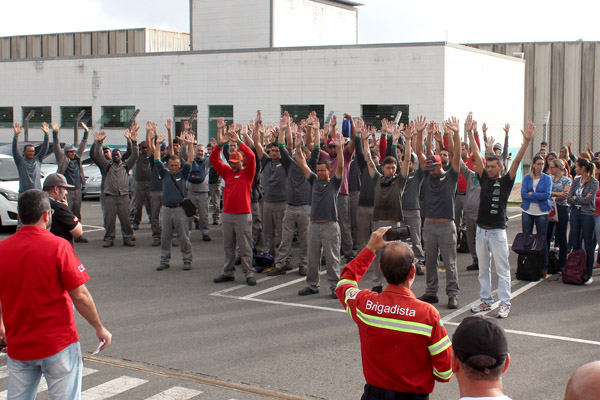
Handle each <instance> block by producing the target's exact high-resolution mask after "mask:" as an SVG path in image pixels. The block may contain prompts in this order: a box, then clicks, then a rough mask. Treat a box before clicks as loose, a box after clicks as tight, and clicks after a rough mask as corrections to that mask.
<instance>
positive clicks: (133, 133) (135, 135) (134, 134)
mask: <svg viewBox="0 0 600 400" xmlns="http://www.w3.org/2000/svg"><path fill="white" fill-rule="evenodd" d="M134 124H135V122H134ZM135 127H136V129H134V130H132V131H131V133H130V134H129V137H130V138H131V141H132V142H137V139H138V129H139V127H138V126H137V124H135Z"/></svg>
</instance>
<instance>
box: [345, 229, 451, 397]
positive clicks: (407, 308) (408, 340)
mask: <svg viewBox="0 0 600 400" xmlns="http://www.w3.org/2000/svg"><path fill="white" fill-rule="evenodd" d="M388 229H390V227H389V226H383V227H381V228H379V229H377V230H376V231H375V232H373V234H372V235H371V238H370V239H369V243H367V246H366V247H365V248H364V249H363V250H362V251H361V252H360V254H359V255H358V256H357V257H356V259H354V260H353V261H352V262H350V263H349V264H348V265H346V267H344V269H343V270H342V274H341V280H340V281H339V282H338V285H337V288H336V294H337V295H338V299H339V300H340V302H341V303H342V306H344V308H345V309H346V311H347V312H348V314H350V315H351V317H352V319H353V320H354V322H356V325H357V326H358V333H359V334H360V343H361V353H362V363H363V373H364V376H365V380H366V381H367V384H366V385H365V389H364V394H363V397H362V399H363V400H383V399H413V400H427V399H429V393H431V392H433V387H434V383H435V381H438V382H449V381H450V379H451V378H452V359H451V356H452V350H451V347H452V345H451V343H450V339H449V338H448V335H447V334H446V328H444V324H443V323H442V320H441V318H440V314H439V312H438V311H437V309H436V308H435V307H433V306H432V305H431V304H428V303H426V302H423V301H420V300H418V299H417V298H416V297H415V295H414V293H413V292H412V291H411V290H410V287H411V285H412V283H413V282H414V279H415V274H416V267H415V256H414V253H413V251H412V248H411V246H409V245H408V244H406V243H403V242H390V241H386V240H384V235H385V233H386V232H387V231H388ZM384 247H385V249H383V252H382V254H381V262H380V264H379V266H378V267H379V268H380V269H381V273H382V274H383V276H384V278H385V279H386V281H387V283H388V285H387V286H386V287H385V289H383V292H382V293H377V292H373V291H370V290H366V289H364V290H360V289H359V288H358V283H359V282H360V279H361V278H362V277H363V276H364V274H365V272H366V271H367V269H368V268H369V265H370V264H371V263H372V262H373V259H375V252H376V251H377V250H379V249H382V248H384Z"/></svg>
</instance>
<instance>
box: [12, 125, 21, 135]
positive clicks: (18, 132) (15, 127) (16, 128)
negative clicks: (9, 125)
mask: <svg viewBox="0 0 600 400" xmlns="http://www.w3.org/2000/svg"><path fill="white" fill-rule="evenodd" d="M13 130H14V131H15V136H17V137H19V135H20V134H21V132H23V128H21V124H19V123H18V122H15V123H14V124H13Z"/></svg>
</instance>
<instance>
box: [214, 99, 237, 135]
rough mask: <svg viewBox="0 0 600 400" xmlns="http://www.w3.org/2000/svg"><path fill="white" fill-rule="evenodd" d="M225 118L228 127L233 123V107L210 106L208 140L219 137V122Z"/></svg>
mask: <svg viewBox="0 0 600 400" xmlns="http://www.w3.org/2000/svg"><path fill="white" fill-rule="evenodd" d="M221 117H223V118H225V122H226V123H227V125H231V123H232V122H233V106H208V138H209V139H210V138H212V137H214V138H216V137H217V120H218V119H219V118H221Z"/></svg>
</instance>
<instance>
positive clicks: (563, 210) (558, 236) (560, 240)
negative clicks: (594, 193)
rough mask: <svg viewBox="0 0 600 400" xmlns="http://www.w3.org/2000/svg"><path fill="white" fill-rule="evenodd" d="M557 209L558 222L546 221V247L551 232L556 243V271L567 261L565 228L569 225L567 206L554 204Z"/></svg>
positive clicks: (561, 268)
mask: <svg viewBox="0 0 600 400" xmlns="http://www.w3.org/2000/svg"><path fill="white" fill-rule="evenodd" d="M556 208H557V210H558V213H557V214H558V222H552V221H548V235H547V238H548V247H550V244H551V241H552V233H554V238H555V240H556V243H557V244H558V249H559V250H558V271H559V272H560V271H562V270H563V268H564V266H565V264H566V262H567V253H568V252H569V249H568V248H567V228H568V226H569V206H561V205H557V206H556Z"/></svg>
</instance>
